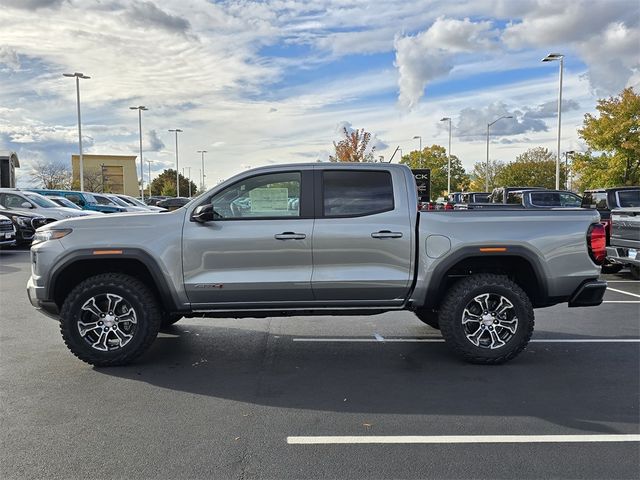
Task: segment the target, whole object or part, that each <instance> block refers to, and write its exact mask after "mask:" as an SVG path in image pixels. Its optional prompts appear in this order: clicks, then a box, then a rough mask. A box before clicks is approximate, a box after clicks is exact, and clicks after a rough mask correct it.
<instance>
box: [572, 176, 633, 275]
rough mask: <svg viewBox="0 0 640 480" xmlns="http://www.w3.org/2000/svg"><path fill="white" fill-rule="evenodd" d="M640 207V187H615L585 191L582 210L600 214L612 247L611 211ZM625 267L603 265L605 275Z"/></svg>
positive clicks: (608, 241)
mask: <svg viewBox="0 0 640 480" xmlns="http://www.w3.org/2000/svg"><path fill="white" fill-rule="evenodd" d="M631 207H640V187H614V188H596V189H592V190H585V191H584V195H583V196H582V208H590V209H592V210H597V211H598V213H600V221H601V222H602V224H603V225H604V228H605V232H606V236H607V237H606V238H607V246H609V245H611V243H610V238H611V210H615V209H617V208H631ZM622 268H623V266H622V265H619V264H612V263H610V262H607V263H605V264H604V265H603V267H602V271H603V272H604V273H616V272H619V271H620V270H622Z"/></svg>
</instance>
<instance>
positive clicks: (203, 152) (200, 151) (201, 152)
mask: <svg viewBox="0 0 640 480" xmlns="http://www.w3.org/2000/svg"><path fill="white" fill-rule="evenodd" d="M198 153H199V154H201V156H202V178H201V180H202V184H201V187H200V193H202V192H204V177H206V175H205V174H204V154H205V153H207V151H206V150H198Z"/></svg>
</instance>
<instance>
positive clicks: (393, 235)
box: [371, 230, 402, 238]
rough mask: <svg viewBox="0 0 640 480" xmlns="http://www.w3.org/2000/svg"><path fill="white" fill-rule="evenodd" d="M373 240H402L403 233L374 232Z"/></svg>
mask: <svg viewBox="0 0 640 480" xmlns="http://www.w3.org/2000/svg"><path fill="white" fill-rule="evenodd" d="M371 237H372V238H402V232H392V231H390V230H380V231H379V232H373V233H372V234H371Z"/></svg>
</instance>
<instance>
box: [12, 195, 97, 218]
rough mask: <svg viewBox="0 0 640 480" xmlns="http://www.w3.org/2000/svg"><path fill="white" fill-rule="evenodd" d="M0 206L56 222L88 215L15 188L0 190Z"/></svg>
mask: <svg viewBox="0 0 640 480" xmlns="http://www.w3.org/2000/svg"><path fill="white" fill-rule="evenodd" d="M0 205H4V206H5V207H7V208H11V209H15V210H28V211H30V212H35V213H39V214H40V215H42V216H44V217H47V218H54V219H56V220H62V219H64V218H72V217H83V216H85V215H89V213H87V212H84V211H82V210H76V209H73V208H67V207H61V206H60V205H58V204H57V203H55V202H52V201H51V200H49V199H48V198H47V197H45V196H43V195H40V194H39V193H34V192H29V191H22V190H18V189H15V188H0Z"/></svg>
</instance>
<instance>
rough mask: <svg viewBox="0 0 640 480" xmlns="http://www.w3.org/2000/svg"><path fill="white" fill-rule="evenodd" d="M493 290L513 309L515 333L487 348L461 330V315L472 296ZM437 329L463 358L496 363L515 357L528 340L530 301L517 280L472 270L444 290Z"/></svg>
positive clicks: (488, 363) (491, 292)
mask: <svg viewBox="0 0 640 480" xmlns="http://www.w3.org/2000/svg"><path fill="white" fill-rule="evenodd" d="M487 293H489V294H495V295H500V296H502V297H504V298H506V299H507V300H508V301H509V302H511V304H512V305H513V308H514V310H515V312H514V313H515V315H516V316H517V320H518V322H517V326H516V327H515V333H514V334H513V335H512V336H511V338H510V339H509V340H508V341H507V342H506V343H505V345H503V346H501V347H499V348H496V349H494V350H491V349H489V348H482V347H480V346H476V345H474V344H473V343H472V342H471V341H470V340H469V339H468V338H467V335H466V333H465V329H464V325H463V324H462V317H463V313H464V310H465V308H467V305H468V304H469V302H471V301H473V299H474V298H475V297H477V296H478V295H482V294H487ZM439 319H440V330H441V332H442V336H443V337H444V339H445V342H446V344H447V345H448V346H449V347H450V348H451V349H452V350H453V352H454V353H456V354H457V355H458V356H460V357H462V358H463V359H464V360H465V361H467V362H470V363H477V364H485V365H496V364H500V363H504V362H506V361H508V360H511V359H513V358H515V357H516V356H517V355H518V354H519V353H520V352H522V350H524V348H525V347H526V346H527V344H528V343H529V340H530V339H531V335H532V334H533V326H534V314H533V307H532V305H531V301H530V300H529V297H528V296H527V294H526V293H525V292H524V290H522V288H520V286H519V285H518V284H516V283H515V282H513V281H512V280H510V279H509V278H508V277H507V276H505V275H496V274H488V273H487V274H484V273H483V274H476V275H471V276H469V277H467V278H464V279H462V280H460V281H459V282H458V283H456V284H455V285H453V287H452V288H451V289H450V290H449V292H448V293H447V294H446V296H445V298H444V300H443V302H442V304H441V305H440V308H439Z"/></svg>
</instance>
